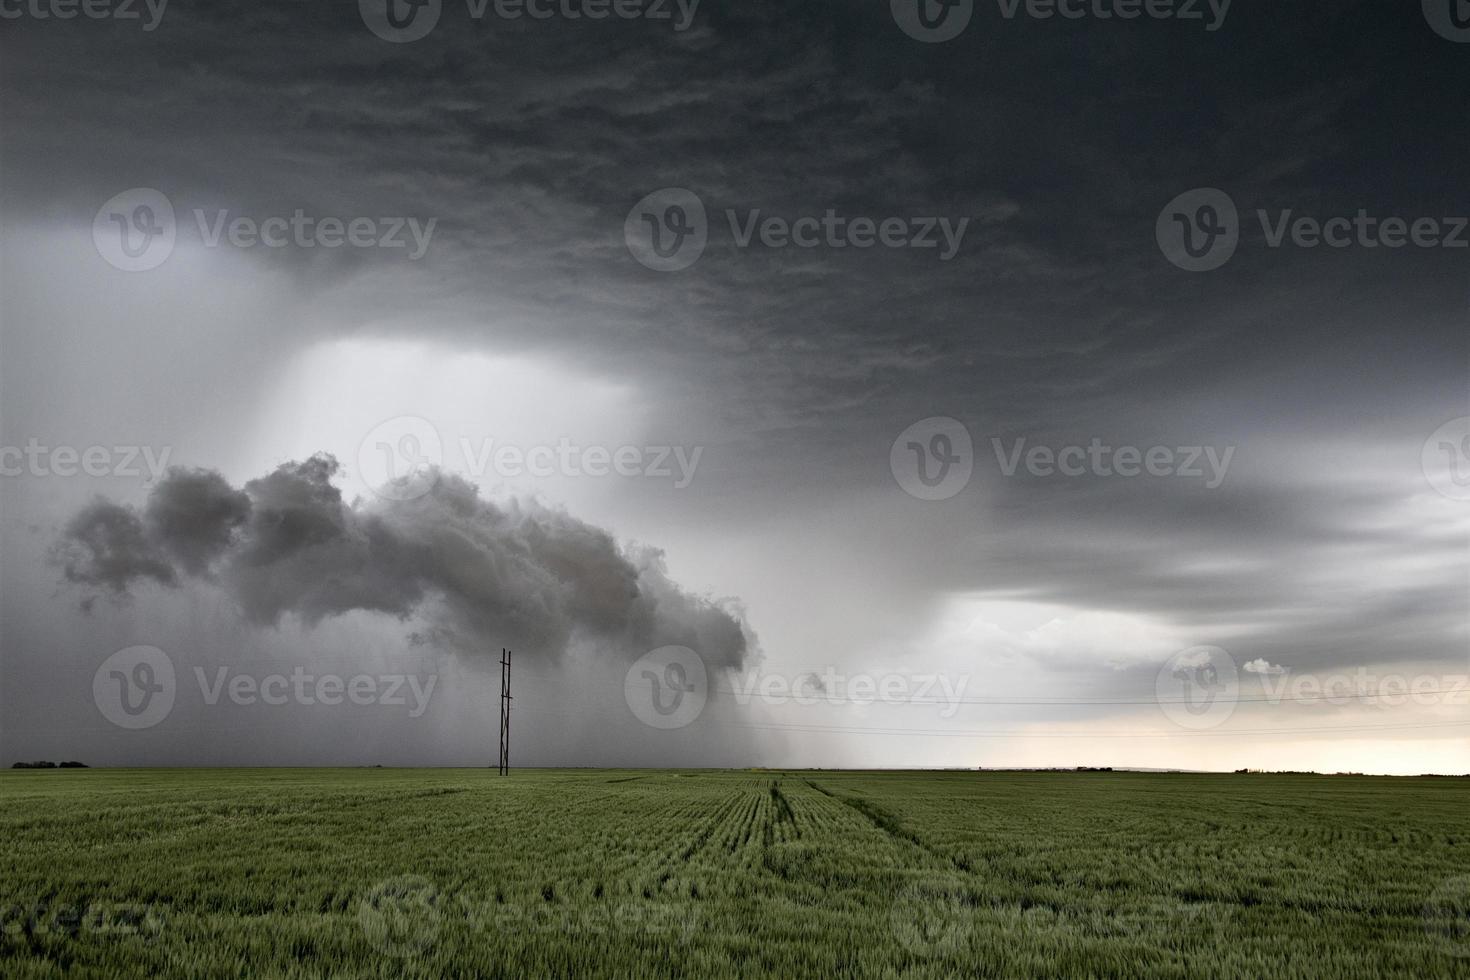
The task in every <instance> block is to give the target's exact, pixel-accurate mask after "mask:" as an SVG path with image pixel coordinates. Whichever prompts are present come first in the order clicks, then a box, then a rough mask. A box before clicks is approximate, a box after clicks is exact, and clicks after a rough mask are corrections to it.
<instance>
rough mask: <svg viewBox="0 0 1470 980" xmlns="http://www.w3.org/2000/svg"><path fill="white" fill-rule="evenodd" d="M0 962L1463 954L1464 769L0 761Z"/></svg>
mask: <svg viewBox="0 0 1470 980" xmlns="http://www.w3.org/2000/svg"><path fill="white" fill-rule="evenodd" d="M0 914H3V917H4V918H3V923H0V976H4V977H6V978H21V977H62V976H67V977H153V976H170V977H324V976H352V977H394V978H402V977H479V976H490V977H494V976H506V977H583V976H602V977H632V976H657V977H706V976H709V977H726V976H728V977H737V976H738V977H749V976H753V975H756V974H760V973H766V974H772V975H777V976H853V977H897V976H915V977H944V976H957V975H964V976H985V977H1018V976H1066V977H1138V976H1155V977H1185V976H1190V977H1196V976H1199V977H1209V976H1220V977H1227V976H1228V977H1251V978H1261V977H1294V976H1299V977H1418V978H1426V977H1453V976H1470V779H1391V778H1378V777H1326V776H1289V775H1188V774H1162V773H1160V774H1145V773H1121V772H1119V773H1113V772H1079V773H1042V772H945V773H918V772H914V773H857V772H804V771H792V772H776V771H770V772H767V771H740V772H726V771H680V772H675V771H649V770H642V771H640V770H628V771H615V772H614V771H586V770H581V771H574V770H542V771H519V772H514V773H512V774H511V775H510V776H508V777H503V778H502V777H499V776H497V775H496V773H495V772H494V771H493V770H490V771H483V770H417V771H409V770H385V769H370V770H231V771H222V770H147V771H144V770H131V771H130V770H52V771H15V772H9V771H7V772H4V773H3V774H0Z"/></svg>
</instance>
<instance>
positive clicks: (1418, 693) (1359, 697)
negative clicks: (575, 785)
mask: <svg viewBox="0 0 1470 980" xmlns="http://www.w3.org/2000/svg"><path fill="white" fill-rule="evenodd" d="M531 676H533V677H535V678H537V679H538V680H542V681H546V682H548V683H551V684H559V685H564V686H570V685H572V682H571V681H569V680H567V679H566V678H556V677H549V676H547V675H545V674H534V673H533V674H532V675H531ZM577 686H578V687H580V685H577ZM710 693H711V694H728V695H730V696H731V697H734V698H742V697H743V698H747V699H749V700H766V698H767V696H766V695H762V694H760V693H758V692H757V691H756V690H754V689H751V690H748V691H736V690H733V689H731V688H724V687H713V688H710ZM1431 694H1444V695H1448V696H1451V697H1453V696H1454V695H1457V694H1465V695H1470V690H1465V689H1453V690H1445V689H1443V688H1433V689H1422V688H1421V689H1419V690H1406V691H1402V692H1397V693H1383V692H1379V693H1373V694H1368V693H1364V694H1309V695H1299V696H1290V697H1288V696H1282V697H1271V696H1266V697H1260V698H1257V697H1249V698H1234V699H1232V701H1233V703H1235V704H1279V703H1282V702H1287V701H1290V702H1296V703H1310V702H1316V701H1371V700H1376V699H1378V698H1406V697H1411V696H1412V697H1423V696H1426V695H1431ZM774 697H780V698H784V699H785V700H786V701H787V702H791V701H795V700H796V699H797V698H798V697H799V698H801V699H802V700H804V701H816V702H826V703H828V704H859V705H869V704H891V705H903V704H918V705H940V706H947V705H953V704H976V705H991V706H994V707H1005V706H1008V705H1016V706H1020V707H1026V706H1052V707H1062V706H1074V707H1100V708H1106V707H1109V706H1111V705H1122V706H1125V707H1126V706H1128V705H1152V704H1186V705H1187V704H1194V703H1195V702H1194V701H1193V700H1191V699H1189V698H1148V699H1145V700H1131V699H1122V698H1022V697H1017V698H981V697H955V698H902V699H889V698H881V697H879V696H878V694H877V693H876V692H875V693H874V694H873V695H872V696H870V697H862V698H852V697H850V696H849V697H845V698H844V697H840V696H837V695H830V694H795V693H791V694H781V695H774Z"/></svg>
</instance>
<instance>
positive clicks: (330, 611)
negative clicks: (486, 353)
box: [55, 455, 751, 667]
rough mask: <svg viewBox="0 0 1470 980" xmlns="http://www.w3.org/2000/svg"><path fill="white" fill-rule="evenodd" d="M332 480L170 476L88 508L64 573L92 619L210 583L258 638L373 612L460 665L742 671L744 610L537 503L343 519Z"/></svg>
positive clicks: (446, 498)
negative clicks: (506, 660) (286, 621)
mask: <svg viewBox="0 0 1470 980" xmlns="http://www.w3.org/2000/svg"><path fill="white" fill-rule="evenodd" d="M338 469H339V466H338V463H337V461H336V460H335V459H334V458H332V457H331V456H327V455H317V456H313V457H312V458H310V459H307V460H305V461H302V462H292V463H286V464H284V465H282V466H280V467H278V468H277V469H276V470H275V471H273V472H271V473H269V474H267V475H266V476H263V477H261V478H259V479H256V480H251V481H249V482H248V483H246V484H245V486H244V488H243V490H237V489H235V488H233V487H231V486H230V485H229V483H228V482H227V481H225V480H224V478H223V477H221V476H220V475H219V474H217V473H213V472H209V471H204V470H185V469H177V468H176V469H172V470H170V471H169V472H168V474H167V475H166V476H165V478H164V479H163V480H161V481H160V482H159V484H158V485H157V486H156V487H155V488H154V489H153V491H152V492H151V493H150V494H149V497H148V500H147V502H146V504H145V505H144V507H143V508H142V510H141V512H139V511H138V510H137V509H136V508H133V507H129V506H127V505H123V504H117V503H113V502H111V501H107V500H97V501H95V502H93V503H92V504H90V505H89V506H87V507H86V508H85V509H84V510H83V511H82V512H81V513H79V514H77V515H76V516H75V517H73V518H72V519H71V520H70V521H69V522H68V523H67V525H66V527H65V529H64V531H63V534H62V537H61V540H60V541H59V542H58V543H57V547H56V549H55V556H56V560H57V561H58V562H59V564H60V566H61V570H62V574H63V576H64V578H65V579H66V581H68V582H70V583H73V584H74V585H77V586H81V587H84V588H87V589H90V590H91V591H90V592H89V593H88V594H87V595H86V597H85V598H84V599H83V602H84V603H85V604H90V603H93V602H95V600H96V598H97V597H98V596H99V595H110V596H112V597H115V598H126V597H131V596H132V595H133V594H134V593H135V592H137V591H138V590H139V589H141V588H143V587H146V586H147V585H148V584H150V583H151V584H155V585H161V586H164V587H170V588H172V587H178V586H180V585H181V584H183V583H185V582H187V581H188V580H189V579H205V580H208V581H210V582H213V583H215V584H217V585H218V586H219V587H221V588H223V589H224V590H225V591H226V592H227V593H228V594H229V595H230V596H231V597H233V598H234V599H235V600H236V601H237V602H238V603H239V605H240V608H241V610H242V612H243V613H244V615H245V617H246V618H247V619H248V620H249V621H251V622H254V623H256V624H258V625H261V626H271V625H276V624H278V623H280V621H281V620H282V618H283V617H285V616H288V615H291V616H296V617H299V618H300V619H301V620H302V621H303V622H304V623H306V624H309V625H310V624H317V623H320V622H321V621H322V620H325V619H328V618H330V617H335V616H342V615H345V614H347V613H350V612H354V611H366V612H374V613H382V614H384V615H387V616H392V617H394V618H396V619H399V620H403V621H408V620H410V619H416V620H421V621H424V623H425V626H424V627H423V628H422V629H420V630H418V631H416V632H414V633H413V634H412V635H411V640H412V642H413V643H415V644H418V645H423V644H429V645H435V646H444V647H449V648H451V649H456V650H460V651H485V650H488V649H490V648H491V647H498V646H500V645H507V644H508V645H511V646H514V647H516V648H517V649H521V650H526V651H528V652H530V653H532V654H533V655H541V656H549V657H556V656H558V655H559V654H561V653H562V652H563V651H565V650H566V649H567V648H568V647H569V645H571V644H572V643H573V642H581V643H590V644H592V645H594V646H597V647H598V648H600V649H609V650H613V651H616V652H618V653H619V654H628V655H632V656H638V655H640V654H641V653H643V652H646V651H647V650H649V649H651V648H654V647H658V646H663V645H668V644H679V645H684V646H688V647H691V648H693V649H695V650H697V651H699V653H700V654H701V656H703V657H704V658H705V659H706V661H707V662H709V663H710V664H712V665H715V666H721V667H724V666H729V667H739V666H741V664H742V663H743V662H744V661H745V658H746V656H747V654H748V652H749V650H750V644H751V638H750V634H749V631H748V630H747V628H746V626H745V624H744V621H743V616H742V614H741V613H740V611H739V609H738V607H737V606H736V605H734V604H733V603H731V602H729V601H717V600H714V599H710V598H705V597H700V596H695V595H691V594H689V593H687V592H685V591H684V590H682V589H680V588H679V586H678V585H677V584H675V583H674V582H673V581H672V580H671V579H670V578H669V576H668V573H667V571H666V569H665V566H664V561H663V555H662V553H661V552H659V551H658V550H657V549H654V548H648V547H636V546H626V545H621V544H619V542H618V541H617V540H616V539H615V538H614V537H613V536H612V535H611V534H610V533H608V532H607V531H605V530H603V529H601V528H598V527H594V526H593V525H591V524H587V523H585V522H583V521H580V520H577V519H576V518H574V517H572V516H571V515H570V514H568V513H566V512H565V511H563V510H559V509H555V508H551V507H548V506H545V505H543V504H540V503H537V502H533V501H520V500H509V501H506V502H504V503H492V502H490V501H486V500H484V499H481V498H480V497H479V496H478V495H477V490H476V488H475V487H474V486H473V485H472V484H470V483H468V482H466V481H464V480H462V479H460V478H459V477H456V476H453V475H450V474H439V475H438V478H437V479H436V480H434V482H433V484H432V486H431V487H430V488H429V489H428V490H427V492H426V493H424V494H423V495H421V496H418V497H416V498H414V499H410V500H382V501H371V502H365V501H357V502H352V503H349V502H347V501H345V500H344V499H343V497H342V492H341V491H340V490H339V489H338V488H337V487H336V486H334V485H333V483H332V478H333V477H334V476H335V475H336V474H337V472H338Z"/></svg>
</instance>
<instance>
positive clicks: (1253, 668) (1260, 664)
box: [1243, 657, 1286, 674]
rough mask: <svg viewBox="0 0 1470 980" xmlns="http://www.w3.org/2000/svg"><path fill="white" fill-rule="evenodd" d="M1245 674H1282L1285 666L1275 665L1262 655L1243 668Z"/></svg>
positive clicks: (1284, 671)
mask: <svg viewBox="0 0 1470 980" xmlns="http://www.w3.org/2000/svg"><path fill="white" fill-rule="evenodd" d="M1243 669H1244V670H1245V672H1246V673H1247V674H1284V673H1286V668H1285V667H1277V666H1276V665H1275V664H1272V663H1271V662H1270V661H1268V660H1267V659H1266V658H1264V657H1257V658H1256V659H1254V660H1252V661H1251V662H1250V663H1248V664H1246V665H1245V667H1244V668H1243Z"/></svg>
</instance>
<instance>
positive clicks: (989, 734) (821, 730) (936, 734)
mask: <svg viewBox="0 0 1470 980" xmlns="http://www.w3.org/2000/svg"><path fill="white" fill-rule="evenodd" d="M1462 726H1470V721H1447V722H1437V723H1434V724H1427V725H1338V726H1323V725H1314V726H1311V727H1307V728H1235V729H1230V730H1227V731H1213V730H1212V731H1191V730H1187V729H1181V730H1179V731H1176V732H1096V731H1088V732H1036V731H1023V732H1015V731H956V730H953V729H916V728H864V727H858V726H835V725H755V724H749V725H748V724H738V723H729V724H725V725H720V726H719V727H725V728H756V729H765V730H770V731H790V732H799V733H802V734H810V735H823V734H836V735H922V736H924V737H927V738H1177V737H1179V736H1214V737H1224V736H1243V735H1311V734H1314V733H1316V732H1381V731H1411V730H1416V729H1426V728H1456V727H1462Z"/></svg>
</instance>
